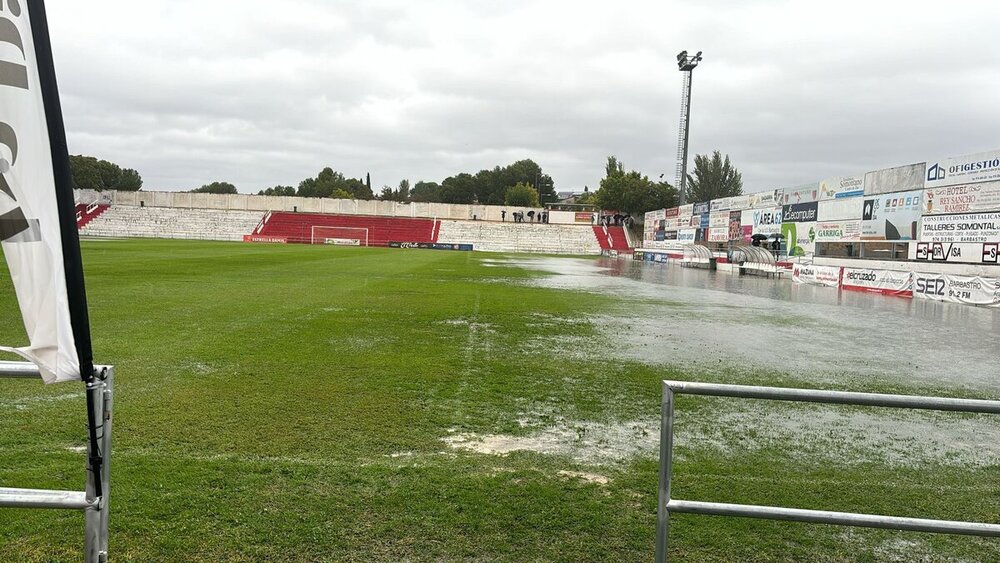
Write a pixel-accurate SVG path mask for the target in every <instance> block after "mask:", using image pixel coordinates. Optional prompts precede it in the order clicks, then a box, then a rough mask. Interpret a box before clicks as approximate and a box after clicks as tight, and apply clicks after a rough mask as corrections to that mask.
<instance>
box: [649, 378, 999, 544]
mask: <svg viewBox="0 0 1000 563" xmlns="http://www.w3.org/2000/svg"><path fill="white" fill-rule="evenodd" d="M676 394H688V395H707V396H713V397H734V398H741V399H765V400H777V401H798V402H807V403H827V404H837V405H858V406H867V407H891V408H902V409H924V410H938V411H954V412H964V413H986V414H1000V401H986V400H980V399H950V398H944V397H920V396H913V395H886V394H880V393H850V392H845V391H823V390H818V389H791V388H784V387H756V386H749V385H727V384H722V383H695V382H684V381H664V382H663V404H662V421H661V424H662V426H661V428H660V493H659V504H658V508H657V521H656V561H657V562H658V563H662V562H665V561H666V560H667V548H668V541H667V540H668V532H669V526H670V513H671V512H676V513H680V514H706V515H714V516H738V517H746V518H763V519H767V520H789V521H795V522H809V523H813V524H837V525H841V526H857V527H865V528H885V529H890V530H909V531H916V532H933V533H942V534H963V535H970V536H989V537H1000V524H987V523H980V522H962V521H952V520H928V519H925V518H905V517H899V516H879V515H874V514H856V513H851V512H830V511H826V510H804V509H798V508H785V507H777V506H759V505H750V504H728V503H718V502H700V501H686V500H676V499H671V498H670V479H671V476H672V474H673V444H674V395H676Z"/></svg>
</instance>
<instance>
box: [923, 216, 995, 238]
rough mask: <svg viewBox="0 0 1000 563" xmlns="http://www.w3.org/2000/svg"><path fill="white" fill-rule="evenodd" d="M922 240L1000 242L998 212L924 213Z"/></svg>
mask: <svg viewBox="0 0 1000 563" xmlns="http://www.w3.org/2000/svg"><path fill="white" fill-rule="evenodd" d="M920 240H921V241H922V242H990V243H993V242H1000V213H965V214H961V215H925V216H924V217H923V218H922V219H921V220H920Z"/></svg>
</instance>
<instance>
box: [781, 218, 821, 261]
mask: <svg viewBox="0 0 1000 563" xmlns="http://www.w3.org/2000/svg"><path fill="white" fill-rule="evenodd" d="M781 234H782V236H783V237H784V239H785V244H786V245H787V247H786V248H787V249H788V255H789V256H808V255H810V254H815V253H816V223H815V222H812V223H782V224H781Z"/></svg>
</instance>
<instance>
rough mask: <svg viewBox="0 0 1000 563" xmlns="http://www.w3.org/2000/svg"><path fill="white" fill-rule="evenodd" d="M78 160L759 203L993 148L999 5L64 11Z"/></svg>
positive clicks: (280, 177)
mask: <svg viewBox="0 0 1000 563" xmlns="http://www.w3.org/2000/svg"><path fill="white" fill-rule="evenodd" d="M47 4H48V11H49V20H50V25H51V28H52V29H51V31H52V38H53V47H54V52H55V58H56V67H57V71H58V74H59V81H60V89H61V94H62V101H63V109H64V113H65V120H66V127H67V130H68V135H69V146H70V152H71V153H74V154H78V153H82V154H89V155H93V156H97V157H100V158H104V159H108V160H111V161H114V162H117V163H119V164H121V165H122V166H126V167H131V168H136V169H137V170H139V172H140V173H141V174H142V177H143V179H144V189H145V190H186V189H191V188H195V187H198V186H200V185H202V184H205V183H208V182H211V181H214V180H224V181H230V182H233V183H234V184H236V186H237V187H238V188H239V189H240V191H241V192H256V191H257V190H259V189H262V188H266V187H269V186H273V185H276V184H282V185H293V186H294V185H297V184H298V182H299V181H300V180H302V179H303V178H305V177H308V176H314V175H315V174H316V173H317V172H318V171H319V170H320V169H321V168H323V167H324V166H331V167H333V168H334V169H336V170H340V171H342V172H344V173H345V174H346V175H348V176H353V177H361V178H363V177H364V174H365V173H366V172H371V175H372V184H373V187H374V188H375V191H376V192H377V191H378V189H379V188H380V187H381V186H382V185H385V184H388V185H393V186H395V185H396V184H397V183H398V182H399V180H400V179H402V178H407V179H410V180H411V181H413V182H416V181H418V180H433V181H441V180H442V179H443V178H445V177H446V176H449V175H453V174H456V173H459V172H472V173H475V172H476V171H478V170H480V169H482V168H492V167H493V166H495V165H498V164H499V165H504V164H508V163H510V162H513V161H515V160H519V159H523V158H531V159H533V160H535V161H536V162H538V163H539V164H540V165H541V166H542V168H543V169H544V170H545V171H546V172H548V173H550V174H551V175H552V177H553V179H554V181H555V184H556V189H557V190H559V191H564V190H575V189H582V188H583V186H584V185H588V186H590V187H591V189H595V188H596V187H597V186H598V184H599V182H600V178H601V176H602V175H603V172H604V162H605V160H606V157H607V156H608V155H609V154H615V155H617V156H618V157H619V158H620V159H621V160H623V161H624V162H625V165H626V167H627V168H629V169H637V170H639V171H641V172H643V173H645V174H648V175H649V176H650V177H652V178H654V179H655V178H657V177H658V176H659V175H660V174H661V173H663V174H665V176H664V177H665V178H666V179H669V180H670V181H671V182H673V179H674V169H675V165H676V157H675V155H676V151H677V127H678V115H679V113H678V112H679V106H680V94H681V73H680V72H678V71H677V67H676V62H675V55H676V54H677V52H678V51H680V50H682V49H687V50H689V51H691V52H695V51H698V50H702V51H704V61H703V62H702V64H701V66H699V67H698V69H697V70H696V71H695V76H694V95H693V103H692V124H691V150H692V154H694V153H705V152H709V151H712V150H714V149H719V150H721V151H723V152H724V153H728V154H729V155H730V156H731V157H732V160H733V162H734V164H735V165H736V166H737V167H738V168H739V169H740V170H741V171H742V172H743V180H744V189H745V191H759V190H763V189H768V188H775V187H784V186H792V185H798V184H802V183H805V182H809V181H815V180H819V179H822V178H825V177H828V176H833V175H848V174H852V173H858V172H865V171H867V170H871V169H875V168H882V167H888V166H895V165H901V164H907V163H911V162H920V161H924V160H926V159H928V158H936V157H939V156H949V155H959V154H964V153H968V152H979V151H985V150H991V149H1000V135H998V131H1000V103H998V102H1000V47H998V45H997V42H996V34H997V24H998V22H1000V3H997V2H962V1H951V2H947V3H942V2H933V3H932V2H901V1H899V2H888V1H879V0H867V1H861V2H855V1H839V2H824V3H822V7H820V3H818V2H812V1H801V2H779V1H768V0H763V1H761V0H747V1H737V0H700V1H690V2H676V1H663V0H659V1H648V2H646V1H641V2H640V1H628V0H616V1H602V2H591V1H579V0H577V1H570V0H565V1H554V0H553V1H545V0H533V1H528V0H502V1H500V0H489V1H472V0H466V1H458V0H442V1H431V0H419V1H416V0H364V1H361V0H358V1H354V2H342V1H336V0H282V1H275V0H269V1H262V0H197V1H188V0H169V1H168V0H141V1H139V0H105V1H103V2H100V3H97V4H95V3H93V2H81V1H80V0H49V1H48V2H47Z"/></svg>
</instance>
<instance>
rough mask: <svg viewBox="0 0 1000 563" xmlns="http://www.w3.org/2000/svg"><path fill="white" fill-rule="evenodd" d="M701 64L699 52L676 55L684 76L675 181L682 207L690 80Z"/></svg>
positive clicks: (685, 177) (685, 184)
mask: <svg viewBox="0 0 1000 563" xmlns="http://www.w3.org/2000/svg"><path fill="white" fill-rule="evenodd" d="M700 62H701V51H698V52H697V53H695V55H694V56H689V55H688V52H687V51H681V52H680V53H677V69H678V70H680V71H681V72H684V73H686V74H685V75H684V89H683V91H682V93H681V124H680V128H679V131H678V140H677V181H676V182H675V183H676V185H677V186H676V187H677V190H678V192H679V193H680V204H681V205H684V203H685V199H686V194H685V192H686V191H687V160H688V138H689V136H690V131H691V129H690V125H691V78H692V76H693V72H692V71H693V70H694V69H695V67H697V66H698V63H700Z"/></svg>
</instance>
